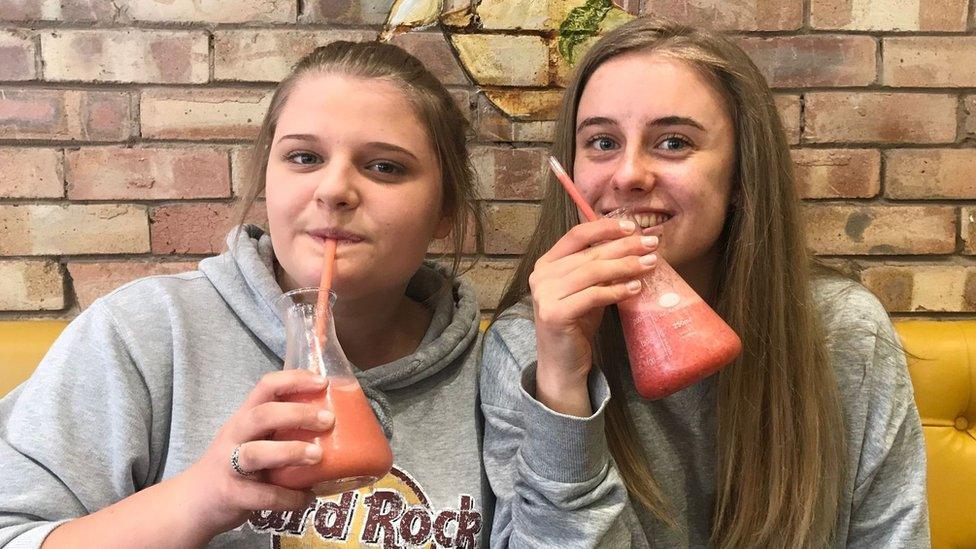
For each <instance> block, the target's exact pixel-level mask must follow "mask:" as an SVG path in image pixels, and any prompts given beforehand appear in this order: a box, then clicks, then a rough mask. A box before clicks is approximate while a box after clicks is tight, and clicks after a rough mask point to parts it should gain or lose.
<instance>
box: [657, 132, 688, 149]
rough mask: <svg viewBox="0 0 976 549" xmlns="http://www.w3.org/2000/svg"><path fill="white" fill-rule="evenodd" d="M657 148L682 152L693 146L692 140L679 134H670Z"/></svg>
mask: <svg viewBox="0 0 976 549" xmlns="http://www.w3.org/2000/svg"><path fill="white" fill-rule="evenodd" d="M657 148H659V149H663V150H665V151H671V152H680V151H684V150H686V149H689V148H691V142H690V141H688V140H687V139H685V138H684V137H681V136H679V135H669V136H667V137H665V138H664V139H663V140H661V142H660V143H658V145H657Z"/></svg>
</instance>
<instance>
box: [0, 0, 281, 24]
mask: <svg viewBox="0 0 976 549" xmlns="http://www.w3.org/2000/svg"><path fill="white" fill-rule="evenodd" d="M296 12H297V3H296V2H294V1H293V0H207V1H205V2H201V1H199V0H114V1H111V2H109V1H106V0H0V19H2V20H7V21H70V22H93V23H115V24H125V23H132V22H151V23H294V22H295V15H296Z"/></svg>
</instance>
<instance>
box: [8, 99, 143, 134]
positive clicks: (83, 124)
mask: <svg viewBox="0 0 976 549" xmlns="http://www.w3.org/2000/svg"><path fill="white" fill-rule="evenodd" d="M130 117H131V109H130V106H129V95H128V94H127V93H125V92H114V91H104V92H93V91H81V90H38V89H30V90H23V89H21V90H18V89H0V139H14V140H21V139H57V140H80V139H83V140H96V141H121V140H124V139H126V138H128V136H129V124H130Z"/></svg>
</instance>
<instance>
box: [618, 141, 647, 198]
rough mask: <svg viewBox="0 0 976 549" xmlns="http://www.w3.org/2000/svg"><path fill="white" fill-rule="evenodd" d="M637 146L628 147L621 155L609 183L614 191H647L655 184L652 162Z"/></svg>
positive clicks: (628, 192) (632, 192) (633, 192)
mask: <svg viewBox="0 0 976 549" xmlns="http://www.w3.org/2000/svg"><path fill="white" fill-rule="evenodd" d="M649 156H650V155H647V154H645V152H644V151H643V150H641V149H640V148H638V147H628V148H627V150H625V151H624V154H623V155H621V157H620V160H619V163H618V164H617V166H616V170H614V173H613V179H612V180H611V181H610V184H611V186H612V188H613V190H614V191H615V192H618V193H625V194H638V193H646V192H649V191H650V190H651V189H652V188H653V187H654V184H655V179H656V178H655V174H654V162H653V159H651V158H649Z"/></svg>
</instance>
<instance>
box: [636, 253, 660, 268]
mask: <svg viewBox="0 0 976 549" xmlns="http://www.w3.org/2000/svg"><path fill="white" fill-rule="evenodd" d="M637 261H640V264H641V265H646V266H648V267H650V266H651V265H653V264H655V263H657V254H647V255H642V256H641V257H640V259H638V260H637Z"/></svg>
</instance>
